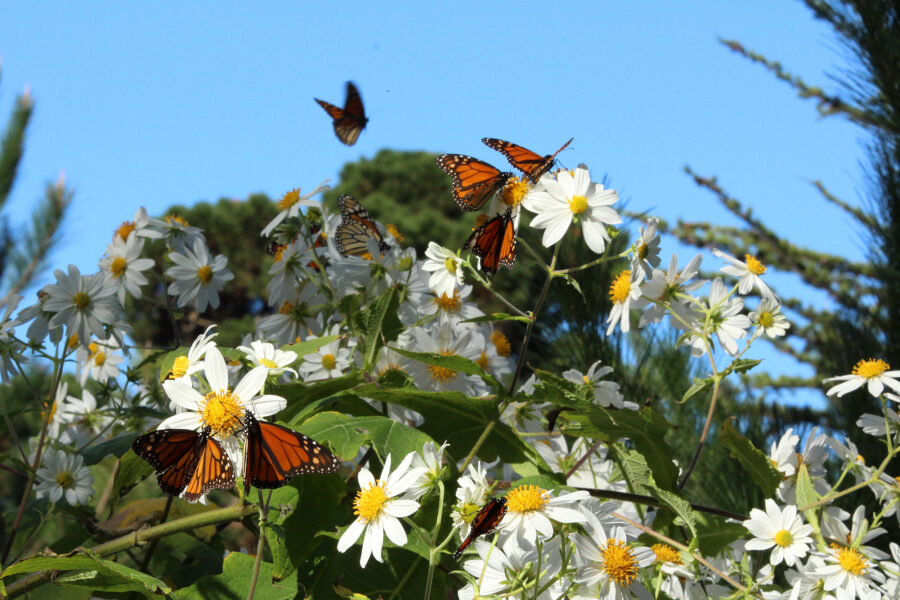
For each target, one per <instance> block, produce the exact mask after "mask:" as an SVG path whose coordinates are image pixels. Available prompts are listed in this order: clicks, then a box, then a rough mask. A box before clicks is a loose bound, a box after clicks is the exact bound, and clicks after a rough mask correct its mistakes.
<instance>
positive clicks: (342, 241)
mask: <svg viewBox="0 0 900 600" xmlns="http://www.w3.org/2000/svg"><path fill="white" fill-rule="evenodd" d="M338 208H339V209H340V211H341V224H340V225H338V226H337V229H336V230H335V232H334V235H335V241H336V243H337V249H338V252H340V253H341V254H343V255H344V256H361V257H364V256H367V255H368V254H369V247H368V241H369V240H370V239H372V240H375V242H376V243H377V244H378V249H379V250H381V251H382V252H385V251H387V250H390V248H391V247H390V246H389V245H388V244H387V243H386V242H385V241H384V237H383V236H382V235H381V232H380V231H378V227H377V226H376V225H375V221H373V220H372V217H370V216H369V213H368V211H367V210H366V209H364V208H363V207H362V206H361V205H360V204H359V202H357V201H356V200H355V199H354V198H353V196H349V195H347V194H344V195H343V196H341V197H340V198H338Z"/></svg>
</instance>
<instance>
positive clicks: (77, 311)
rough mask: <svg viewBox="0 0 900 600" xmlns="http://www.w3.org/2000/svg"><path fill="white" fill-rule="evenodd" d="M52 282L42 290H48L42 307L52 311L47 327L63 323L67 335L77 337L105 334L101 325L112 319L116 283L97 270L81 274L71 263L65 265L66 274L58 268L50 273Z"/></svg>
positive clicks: (84, 338)
mask: <svg viewBox="0 0 900 600" xmlns="http://www.w3.org/2000/svg"><path fill="white" fill-rule="evenodd" d="M53 274H54V275H55V276H56V283H55V284H51V285H48V286H46V287H45V288H44V290H45V291H46V292H47V293H48V294H50V297H49V298H47V301H46V302H44V303H43V308H42V310H44V311H47V312H52V313H56V314H55V315H53V317H52V318H51V319H50V322H49V326H50V328H53V327H59V326H60V325H65V327H66V333H67V335H71V334H73V333H74V334H76V335H77V336H78V339H80V340H89V339H91V336H92V335H93V336H95V337H98V338H105V337H106V334H105V332H104V331H103V326H104V325H110V324H112V323H114V322H115V321H116V315H117V314H118V309H119V307H118V304H117V302H116V287H115V285H114V284H113V283H111V282H109V281H107V279H106V277H105V276H104V275H102V274H100V273H97V274H95V275H88V276H84V277H82V275H81V273H80V272H79V271H78V268H77V267H76V266H75V265H69V273H68V275H66V274H65V273H63V272H62V271H60V270H59V269H57V270H56V271H54V273H53Z"/></svg>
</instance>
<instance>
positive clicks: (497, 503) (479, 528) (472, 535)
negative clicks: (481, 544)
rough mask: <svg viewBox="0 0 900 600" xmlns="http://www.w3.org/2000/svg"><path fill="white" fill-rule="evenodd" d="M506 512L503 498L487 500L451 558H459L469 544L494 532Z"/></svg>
mask: <svg viewBox="0 0 900 600" xmlns="http://www.w3.org/2000/svg"><path fill="white" fill-rule="evenodd" d="M506 510H507V506H506V498H505V497H504V498H491V499H490V500H488V503H487V504H485V505H484V506H482V507H481V510H479V511H478V514H477V515H475V518H474V519H472V525H471V528H470V529H469V535H467V536H466V539H465V540H463V543H462V544H460V546H459V548H457V550H456V552H454V553H453V558H459V555H460V554H462V553H463V550H465V549H466V548H468V547H469V544H471V543H472V542H474V541H475V540H476V539H477V538H479V537H481V536H482V535H487V534H489V533H491V532H492V531H494V530H495V529H496V528H497V525H499V524H500V521H502V520H503V517H504V515H506Z"/></svg>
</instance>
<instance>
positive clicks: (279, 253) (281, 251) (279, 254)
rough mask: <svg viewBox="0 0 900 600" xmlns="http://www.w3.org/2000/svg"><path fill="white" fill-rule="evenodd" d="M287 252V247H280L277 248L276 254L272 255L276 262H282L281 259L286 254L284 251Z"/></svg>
mask: <svg viewBox="0 0 900 600" xmlns="http://www.w3.org/2000/svg"><path fill="white" fill-rule="evenodd" d="M285 250H287V246H278V247H277V248H275V254H273V255H272V260H273V261H274V262H279V261H281V257H282V255H283V254H284V251H285Z"/></svg>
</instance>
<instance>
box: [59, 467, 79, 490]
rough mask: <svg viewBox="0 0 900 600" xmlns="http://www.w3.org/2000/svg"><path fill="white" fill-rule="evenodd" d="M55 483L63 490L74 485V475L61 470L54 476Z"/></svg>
mask: <svg viewBox="0 0 900 600" xmlns="http://www.w3.org/2000/svg"><path fill="white" fill-rule="evenodd" d="M56 483H57V485H59V487H61V488H62V489H64V490H67V489H69V488H70V487H72V486H73V485H75V477H74V476H73V475H72V474H71V473H69V472H68V471H63V472H62V473H59V474H58V475H57V476H56Z"/></svg>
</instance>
